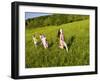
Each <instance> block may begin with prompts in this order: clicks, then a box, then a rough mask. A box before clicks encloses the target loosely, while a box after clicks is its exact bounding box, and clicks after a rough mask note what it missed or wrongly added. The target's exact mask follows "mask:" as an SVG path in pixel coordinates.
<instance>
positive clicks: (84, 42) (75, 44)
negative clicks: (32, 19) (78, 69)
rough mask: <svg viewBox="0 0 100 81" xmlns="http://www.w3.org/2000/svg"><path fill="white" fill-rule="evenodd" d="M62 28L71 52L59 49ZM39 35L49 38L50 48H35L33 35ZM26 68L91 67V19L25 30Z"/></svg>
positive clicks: (40, 45) (40, 46)
mask: <svg viewBox="0 0 100 81" xmlns="http://www.w3.org/2000/svg"><path fill="white" fill-rule="evenodd" d="M59 28H62V29H63V31H64V36H65V42H66V43H67V45H68V49H69V51H68V52H66V50H65V49H60V48H59V41H58V37H57V31H58V29H59ZM33 34H36V35H37V38H38V41H39V42H40V39H39V34H44V35H45V36H46V38H47V41H48V44H49V48H47V49H44V48H43V46H42V44H41V43H40V44H39V45H38V46H37V47H35V46H34V43H33V41H32V35H33ZM25 45H26V46H25V67H26V68H38V67H60V66H82V65H89V19H85V20H81V21H75V22H72V23H67V24H62V25H59V26H44V27H38V28H26V30H25Z"/></svg>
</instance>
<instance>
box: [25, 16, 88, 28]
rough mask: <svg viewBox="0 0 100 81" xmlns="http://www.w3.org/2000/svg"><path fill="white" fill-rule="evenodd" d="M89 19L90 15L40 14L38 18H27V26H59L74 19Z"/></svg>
mask: <svg viewBox="0 0 100 81" xmlns="http://www.w3.org/2000/svg"><path fill="white" fill-rule="evenodd" d="M84 19H89V16H88V15H75V14H74V15H73V14H52V15H48V16H40V17H36V18H30V19H27V20H25V25H26V27H27V28H36V27H44V26H58V25H61V24H66V23H71V22H74V21H80V20H84Z"/></svg>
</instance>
